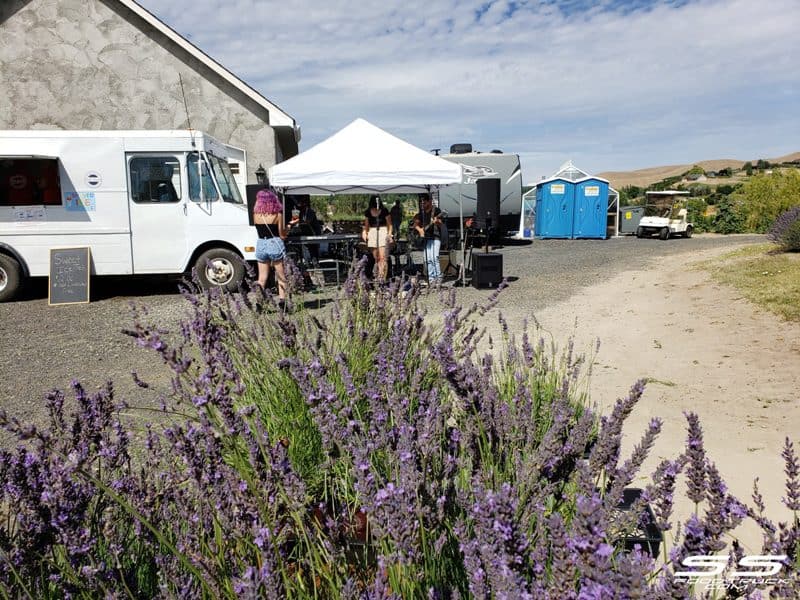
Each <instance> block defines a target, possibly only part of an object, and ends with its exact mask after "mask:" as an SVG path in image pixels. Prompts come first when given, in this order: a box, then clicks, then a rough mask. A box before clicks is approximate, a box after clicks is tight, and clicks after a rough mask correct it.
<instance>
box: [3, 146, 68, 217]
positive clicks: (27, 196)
mask: <svg viewBox="0 0 800 600" xmlns="http://www.w3.org/2000/svg"><path fill="white" fill-rule="evenodd" d="M35 204H49V205H60V204H61V182H60V181H59V178H58V160H56V159H54V158H4V159H0V206H31V205H35Z"/></svg>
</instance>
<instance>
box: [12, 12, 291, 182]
mask: <svg viewBox="0 0 800 600" xmlns="http://www.w3.org/2000/svg"><path fill="white" fill-rule="evenodd" d="M181 79H182V81H183V93H182V91H181ZM184 93H185V101H186V103H185V104H184ZM187 108H188V118H187ZM269 118H270V115H269V111H268V110H267V109H266V108H265V107H264V106H262V105H259V104H258V103H257V102H256V101H254V100H253V99H252V98H249V97H248V96H247V95H246V94H244V93H243V92H242V91H241V90H239V89H237V88H236V87H235V86H233V85H231V84H230V83H229V82H228V81H225V80H224V79H223V78H222V77H220V76H219V75H218V74H217V73H215V72H214V71H212V70H211V69H210V68H209V67H208V66H206V65H205V64H203V62H201V61H200V60H198V59H197V58H196V57H195V56H193V55H192V54H191V53H190V52H187V51H185V50H184V49H182V48H180V47H179V46H178V45H177V44H175V43H174V42H173V41H172V40H170V39H169V38H168V37H167V36H165V35H164V34H163V33H161V32H160V31H157V30H156V29H155V28H154V27H152V26H151V25H150V24H148V23H146V22H144V21H143V20H142V19H140V18H139V17H138V16H137V15H135V14H133V12H132V11H131V10H130V9H128V8H127V7H125V6H123V5H122V4H121V3H119V2H116V1H114V0H3V1H2V2H0V129H185V128H187V127H188V126H189V125H190V124H191V127H192V128H193V129H196V130H200V131H205V132H208V133H210V134H211V135H212V136H214V137H216V138H217V139H219V140H221V141H223V142H225V143H228V144H231V145H233V146H237V147H240V148H244V149H245V150H246V152H247V169H248V174H247V175H248V177H247V178H248V181H249V182H251V183H253V182H255V175H254V171H255V169H256V168H257V167H258V165H259V164H263V166H264V167H265V168H268V167H269V166H271V165H273V164H275V163H276V162H279V161H280V160H283V159H284V158H289V157H290V156H292V155H293V154H295V153H296V151H297V150H296V146H295V147H294V148H292V147H291V144H289V147H288V148H283V149H282V148H281V147H280V143H279V138H278V137H277V135H276V131H275V130H274V129H273V128H272V127H270V126H269V124H268V123H269ZM284 154H286V156H284Z"/></svg>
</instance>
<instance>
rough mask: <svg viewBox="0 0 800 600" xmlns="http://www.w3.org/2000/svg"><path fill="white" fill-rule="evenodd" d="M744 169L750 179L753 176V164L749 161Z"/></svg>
mask: <svg viewBox="0 0 800 600" xmlns="http://www.w3.org/2000/svg"><path fill="white" fill-rule="evenodd" d="M742 168H743V169H744V172H745V174H747V176H748V177H750V176H751V175H752V174H753V163H751V162H750V161H749V160H748V161H747V162H746V163H744V165H743V166H742Z"/></svg>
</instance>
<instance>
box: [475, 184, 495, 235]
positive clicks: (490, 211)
mask: <svg viewBox="0 0 800 600" xmlns="http://www.w3.org/2000/svg"><path fill="white" fill-rule="evenodd" d="M477 186H478V206H477V210H476V211H475V226H476V227H477V228H478V229H482V230H484V231H488V230H490V229H493V228H495V227H498V226H499V225H500V179H498V178H496V177H492V178H490V179H478V181H477Z"/></svg>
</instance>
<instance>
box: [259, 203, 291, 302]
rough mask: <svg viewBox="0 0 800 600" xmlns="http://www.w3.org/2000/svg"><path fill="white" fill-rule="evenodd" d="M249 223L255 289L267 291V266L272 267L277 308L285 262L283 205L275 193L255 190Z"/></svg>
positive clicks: (282, 292)
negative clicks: (255, 270)
mask: <svg viewBox="0 0 800 600" xmlns="http://www.w3.org/2000/svg"><path fill="white" fill-rule="evenodd" d="M253 222H254V223H255V226H256V232H257V233H258V242H256V260H257V261H258V285H260V286H261V288H262V289H263V288H265V287H267V279H268V278H269V268H270V266H273V267H275V279H276V281H277V283H278V304H279V305H281V306H283V305H284V304H285V303H286V272H285V271H284V268H283V259H284V258H286V246H285V245H284V243H283V240H285V239H286V234H287V232H286V228H285V227H284V224H283V204H282V203H281V201H280V199H278V196H277V195H276V194H275V192H273V191H271V190H259V192H258V193H257V194H256V203H255V206H253Z"/></svg>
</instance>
